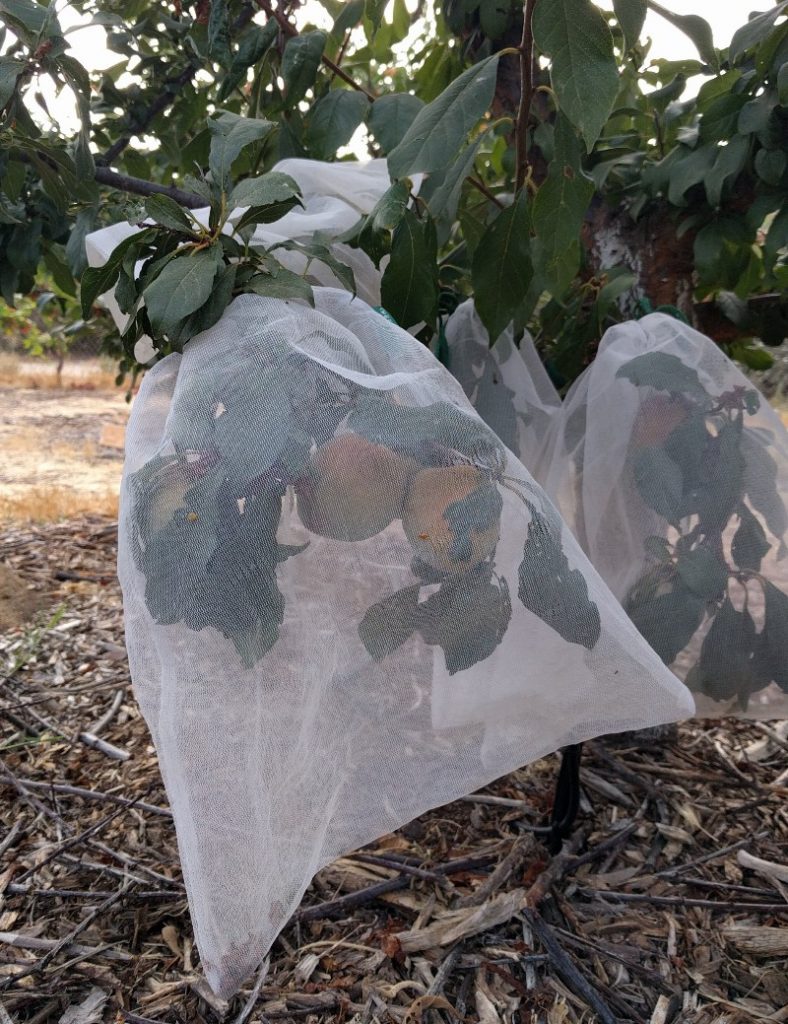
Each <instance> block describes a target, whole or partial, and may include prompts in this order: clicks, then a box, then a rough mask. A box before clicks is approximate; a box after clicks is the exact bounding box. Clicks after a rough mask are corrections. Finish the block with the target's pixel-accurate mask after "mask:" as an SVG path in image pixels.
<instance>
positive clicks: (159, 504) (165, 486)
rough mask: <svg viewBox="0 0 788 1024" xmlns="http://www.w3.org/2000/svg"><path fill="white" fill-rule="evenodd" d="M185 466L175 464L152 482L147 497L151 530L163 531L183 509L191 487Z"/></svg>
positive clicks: (157, 474)
mask: <svg viewBox="0 0 788 1024" xmlns="http://www.w3.org/2000/svg"><path fill="white" fill-rule="evenodd" d="M190 486H191V485H190V483H189V480H188V478H187V475H186V472H185V470H184V466H183V465H181V464H180V463H178V462H173V463H171V464H169V465H166V466H164V467H162V468H161V469H159V470H158V471H157V472H156V475H155V476H154V478H153V480H152V481H151V485H150V490H149V492H148V495H147V496H146V503H147V509H146V512H147V521H148V524H149V526H150V529H152V530H154V531H156V530H161V529H163V528H164V527H165V526H167V524H168V523H169V522H170V520H171V519H172V517H173V516H174V515H175V513H176V512H177V511H178V509H179V508H182V507H183V500H184V498H185V496H186V492H187V491H188V490H189V487H190Z"/></svg>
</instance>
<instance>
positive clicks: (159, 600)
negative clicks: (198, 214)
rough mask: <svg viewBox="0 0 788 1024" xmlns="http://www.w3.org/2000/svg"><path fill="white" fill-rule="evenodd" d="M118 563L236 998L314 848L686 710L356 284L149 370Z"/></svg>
mask: <svg viewBox="0 0 788 1024" xmlns="http://www.w3.org/2000/svg"><path fill="white" fill-rule="evenodd" d="M119 574H120V578H121V582H122V586H123V594H124V607H125V615H126V628H127V641H128V651H129V658H130V662H131V668H132V675H133V679H134V684H135V688H136V692H137V694H138V697H139V700H140V704H141V707H142V710H143V712H144V714H145V717H146V719H147V721H148V723H149V725H150V728H151V732H152V734H153V737H154V740H155V743H156V747H157V751H158V755H159V760H160V764H161V768H162V773H163V776H164V779H165V782H166V785H167V790H168V794H169V797H170V800H171V804H172V808H173V814H174V817H175V822H176V828H177V831H178V840H179V845H180V851H181V859H182V863H183V869H184V877H185V881H186V885H187V889H188V892H189V898H190V904H191V909H192V916H193V920H194V925H195V933H196V936H197V941H198V944H199V948H200V954H201V959H202V963H203V965H204V967H205V971H206V974H207V976H208V979H209V981H210V983H211V985H212V986H213V988H214V989H215V990H216V991H217V992H219V993H221V994H224V995H228V994H230V993H232V992H234V991H235V990H236V989H237V987H238V985H239V984H240V983H241V982H242V981H243V979H244V978H245V977H246V976H247V974H248V973H249V971H250V970H252V969H253V968H254V967H255V966H256V965H257V964H258V963H259V961H260V959H262V957H263V956H264V955H265V953H266V952H267V950H268V948H269V947H270V945H271V943H272V941H273V939H274V938H275V936H276V934H277V933H278V931H279V929H280V928H281V927H282V926H283V924H284V923H285V921H286V920H287V919H288V917H289V916H290V914H291V913H292V911H293V910H294V909H295V907H296V906H297V904H298V901H299V900H300V898H301V896H302V894H303V892H304V890H305V888H306V886H307V885H308V883H309V881H310V879H311V877H312V875H313V873H314V872H315V871H316V870H317V869H318V868H319V867H320V866H321V865H323V864H325V863H328V862H329V861H331V860H333V859H334V858H335V857H336V856H338V855H340V854H342V853H345V852H347V851H349V850H351V849H355V848H357V847H359V846H361V845H363V844H364V843H366V842H369V841H371V840H372V839H374V838H375V837H377V836H379V835H381V834H383V833H385V832H388V831H391V830H393V829H395V828H396V827H398V826H399V825H401V824H403V823H404V822H406V821H409V820H411V819H412V818H413V817H415V816H417V815H418V814H419V813H421V812H423V811H424V810H426V809H428V808H430V807H434V806H437V805H440V804H443V803H446V802H448V801H450V800H452V799H455V798H456V797H458V796H461V795H463V794H466V793H469V792H472V791H473V790H474V789H476V788H478V787H479V786H481V785H484V784H486V783H487V782H489V781H491V780H492V779H494V778H496V777H498V776H499V775H501V774H503V773H505V772H507V771H510V770H511V769H513V768H515V767H518V766H521V765H523V764H525V763H528V762H529V761H531V760H533V759H535V758H537V757H540V756H542V755H543V754H545V753H548V752H550V751H553V750H556V749H558V748H560V747H562V746H564V745H566V744H569V743H575V742H578V741H580V740H582V739H584V738H588V737H591V736H596V735H599V734H601V733H605V732H618V731H623V730H626V729H634V728H642V727H646V726H650V725H656V724H659V723H662V722H667V721H674V720H676V719H678V718H681V717H684V716H686V715H688V714H690V713H691V711H692V701H691V698H690V695H689V693H688V691H687V690H686V688H685V687H684V686H683V685H682V684H680V683H679V682H678V680H676V678H675V677H674V676H673V675H672V674H671V673H670V672H669V671H668V670H667V669H666V668H665V667H664V666H663V665H662V663H661V662H660V660H659V658H658V657H657V656H656V654H654V652H653V651H652V650H651V649H650V648H649V646H648V645H647V644H646V643H645V642H644V641H643V639H642V638H641V637H640V635H639V634H638V632H637V631H636V629H635V628H634V626H633V625H632V624H631V622H630V621H629V619H628V618H627V616H626V615H625V613H624V611H623V610H622V608H621V606H620V605H619V604H618V602H617V601H616V600H615V599H614V598H613V596H612V595H611V593H610V592H609V590H608V589H607V587H606V586H605V584H604V583H603V582H602V580H601V578H600V577H599V576H598V574H597V573H596V571H595V570H594V568H593V567H592V566H591V564H590V563H589V561H588V559H587V558H586V557H585V556H584V555H583V553H582V551H581V550H580V548H579V546H578V544H577V542H576V541H575V540H574V538H573V537H572V536H571V534H570V533H569V531H568V530H567V529H566V527H565V525H564V524H563V522H562V521H561V518H560V516H559V515H558V513H557V512H556V510H555V508H554V507H553V506H552V504H551V503H550V501H549V500H548V499H547V497H546V495H545V494H544V492H543V491H542V490H541V488H540V487H539V486H538V485H537V484H536V483H535V481H534V480H533V478H532V477H531V476H530V474H529V473H528V471H527V469H526V468H525V467H524V466H523V465H522V463H521V462H520V461H519V460H518V459H517V458H516V457H515V456H514V455H513V454H512V453H511V451H509V450H508V449H507V448H506V447H505V446H504V444H503V443H502V442H501V440H500V439H499V438H498V437H497V436H496V434H495V433H494V432H493V431H492V430H491V429H490V428H489V427H488V426H486V425H485V423H484V422H483V421H482V420H481V419H480V418H479V417H478V416H477V415H476V413H475V412H474V411H473V409H472V408H471V406H470V404H469V403H468V401H467V399H466V397H465V395H464V393H463V390H462V388H461V386H460V385H459V383H458V382H457V381H456V380H455V379H454V378H453V377H452V376H451V375H450V374H449V373H448V371H447V370H446V369H445V368H444V367H443V366H441V365H440V364H439V363H438V361H437V360H436V359H435V358H434V356H433V355H432V354H431V353H430V352H429V350H428V349H427V348H426V347H425V346H423V345H422V344H421V343H420V342H418V341H417V340H416V339H415V338H413V337H412V336H411V335H409V334H408V333H407V332H405V331H403V330H401V329H400V328H398V327H397V326H396V325H395V324H393V323H391V322H390V321H389V320H387V319H386V318H385V317H383V316H381V315H380V314H379V313H377V312H375V311H374V310H373V309H372V308H370V307H369V306H367V305H366V304H365V303H364V302H362V301H361V300H359V299H357V298H355V299H354V298H353V297H352V296H351V295H350V294H348V293H346V292H343V291H339V290H334V289H327V288H326V289H324V288H316V289H315V308H314V309H312V308H310V307H308V306H307V305H305V304H303V305H302V304H300V303H297V302H286V301H283V300H277V299H267V298H263V297H260V296H254V295H243V296H240V297H239V298H237V299H236V300H235V301H234V302H233V303H232V304H231V305H230V306H229V307H228V309H227V311H226V313H225V314H224V316H223V318H222V320H221V321H220V322H219V323H218V324H217V325H216V326H215V327H213V328H211V329H210V330H208V331H206V332H205V333H204V334H202V335H200V336H199V337H197V338H195V339H194V340H192V341H191V342H190V343H189V344H188V345H187V346H186V348H185V351H184V353H183V355H179V354H176V355H171V356H168V357H167V358H165V359H164V360H162V361H161V362H160V363H158V364H157V365H156V366H154V367H153V368H152V369H151V370H150V371H149V372H148V373H147V374H146V376H145V379H144V381H143V384H142V388H141V390H140V393H139V396H138V398H137V400H136V401H135V404H134V407H133V410H132V418H131V421H130V425H129V429H128V435H127V458H126V464H125V468H124V481H123V489H122V501H121V517H120V555H119Z"/></svg>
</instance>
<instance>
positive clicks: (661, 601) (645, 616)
mask: <svg viewBox="0 0 788 1024" xmlns="http://www.w3.org/2000/svg"><path fill="white" fill-rule="evenodd" d="M624 607H625V609H626V612H627V614H628V615H629V617H630V619H631V620H632V622H633V624H634V626H635V627H636V629H637V630H638V631H639V632H640V634H641V635H642V636H643V639H644V640H645V641H646V642H647V643H648V644H649V646H650V647H652V648H653V649H654V651H655V652H656V653H657V655H658V656H659V657H660V658H661V659H662V661H663V662H664V663H665V664H666V665H672V664H673V662H674V661H675V660H676V658H677V656H678V655H679V654H680V653H681V651H683V650H684V648H685V647H686V646H687V644H688V643H689V642H690V640H691V639H692V637H693V636H694V635H695V632H696V630H697V629H698V627H699V626H700V624H701V620H702V619H703V610H704V608H705V602H704V600H703V598H700V597H698V596H697V594H693V592H692V591H691V590H688V589H687V588H686V587H683V586H676V587H674V588H673V590H670V591H668V592H667V593H664V594H650V595H649V596H647V597H646V598H645V599H643V600H638V599H634V600H633V599H630V600H628V601H627V602H626V603H625V605H624Z"/></svg>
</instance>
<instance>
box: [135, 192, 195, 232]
mask: <svg viewBox="0 0 788 1024" xmlns="http://www.w3.org/2000/svg"><path fill="white" fill-rule="evenodd" d="M145 210H146V211H147V214H148V216H149V217H150V218H152V219H153V220H155V221H156V223H157V224H161V225H162V226H163V227H165V228H170V229H171V230H173V231H180V232H186V233H187V234H193V232H194V224H193V223H192V222H191V221H190V220H189V218H188V217H187V215H186V213H185V212H184V211H183V209H182V208H181V207H180V206H178V204H177V203H176V202H175V200H174V199H170V197H169V196H163V195H154V196H148V198H147V199H146V200H145Z"/></svg>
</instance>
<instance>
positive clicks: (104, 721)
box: [85, 690, 125, 736]
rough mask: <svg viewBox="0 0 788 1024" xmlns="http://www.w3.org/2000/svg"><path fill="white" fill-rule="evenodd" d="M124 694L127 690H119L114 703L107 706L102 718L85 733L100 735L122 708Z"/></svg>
mask: <svg viewBox="0 0 788 1024" xmlns="http://www.w3.org/2000/svg"><path fill="white" fill-rule="evenodd" d="M124 696H125V692H124V691H123V690H117V691H116V692H115V696H114V698H113V700H112V704H110V706H109V707H108V708H107V710H106V711H105V712H104V714H103V715H102V716H101V717H100V718H98V719H96V721H95V722H94V723H93V725H92V726H91V727H90V728H89V729H87V730H85V734H86V735H88V736H98V734H99V733H100V732H101V731H102V730H103V729H106V728H107V726H108V725H109V723H110V722H111V721H112V719H113V718H114V717H115V715H117V713H118V711H119V710H120V706H121V704H122V703H123V698H124Z"/></svg>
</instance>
